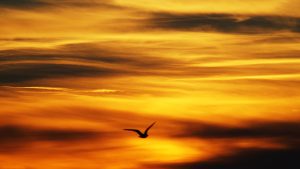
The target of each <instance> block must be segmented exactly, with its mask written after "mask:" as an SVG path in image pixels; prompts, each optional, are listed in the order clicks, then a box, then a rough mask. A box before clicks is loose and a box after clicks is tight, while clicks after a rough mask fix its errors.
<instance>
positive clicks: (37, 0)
mask: <svg viewBox="0 0 300 169" xmlns="http://www.w3.org/2000/svg"><path fill="white" fill-rule="evenodd" d="M47 5H49V4H48V3H47V2H45V1H43V0H1V1H0V7H4V8H20V9H22V8H36V7H43V6H47Z"/></svg>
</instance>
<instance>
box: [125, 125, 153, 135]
mask: <svg viewBox="0 0 300 169" xmlns="http://www.w3.org/2000/svg"><path fill="white" fill-rule="evenodd" d="M155 123H156V122H154V123H152V124H151V125H150V126H149V127H148V128H147V129H146V130H145V131H144V133H142V132H141V131H140V130H137V129H124V130H127V131H133V132H136V133H137V134H138V135H139V137H140V138H147V137H148V131H149V130H150V128H151V127H152V126H153V125H154V124H155Z"/></svg>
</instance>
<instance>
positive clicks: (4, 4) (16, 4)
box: [0, 0, 125, 10]
mask: <svg viewBox="0 0 300 169" xmlns="http://www.w3.org/2000/svg"><path fill="white" fill-rule="evenodd" d="M42 7H47V8H49V7H50V8H58V7H62V8H65V7H79V8H85V7H88V8H94V7H96V8H103V9H125V7H121V6H118V5H115V4H113V3H112V1H110V0H106V1H105V2H97V1H93V0H86V1H80V0H72V1H69V0H1V1H0V8H9V9H21V10H28V9H33V8H34V9H36V8H42Z"/></svg>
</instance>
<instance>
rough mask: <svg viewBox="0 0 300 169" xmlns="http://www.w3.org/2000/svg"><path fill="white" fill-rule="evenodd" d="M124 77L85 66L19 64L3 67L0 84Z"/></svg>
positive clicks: (0, 71)
mask: <svg viewBox="0 0 300 169" xmlns="http://www.w3.org/2000/svg"><path fill="white" fill-rule="evenodd" d="M122 74H123V75H124V74H126V71H125V70H123V71H118V70H113V69H109V68H99V67H92V66H84V65H69V64H50V63H45V64H41V63H37V64H34V63H19V64H8V65H1V69H0V83H21V82H26V81H32V80H38V79H47V78H65V77H91V76H100V77H101V76H102V77H103V76H115V75H122Z"/></svg>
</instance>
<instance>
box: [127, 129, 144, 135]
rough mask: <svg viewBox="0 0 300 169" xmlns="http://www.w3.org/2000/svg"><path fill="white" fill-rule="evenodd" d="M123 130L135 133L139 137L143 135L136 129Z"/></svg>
mask: <svg viewBox="0 0 300 169" xmlns="http://www.w3.org/2000/svg"><path fill="white" fill-rule="evenodd" d="M124 130H127V131H133V132H136V133H137V134H138V135H140V136H141V135H143V133H142V132H141V131H140V130H137V129H124Z"/></svg>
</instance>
